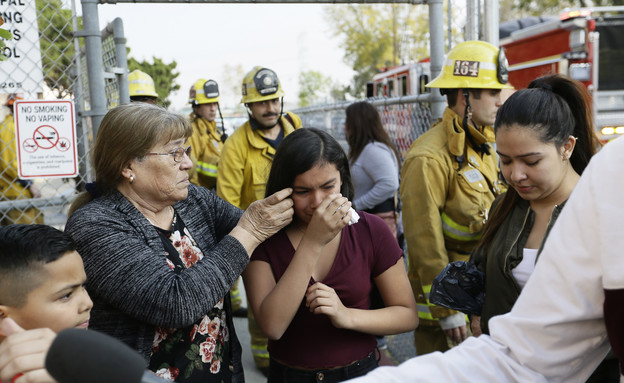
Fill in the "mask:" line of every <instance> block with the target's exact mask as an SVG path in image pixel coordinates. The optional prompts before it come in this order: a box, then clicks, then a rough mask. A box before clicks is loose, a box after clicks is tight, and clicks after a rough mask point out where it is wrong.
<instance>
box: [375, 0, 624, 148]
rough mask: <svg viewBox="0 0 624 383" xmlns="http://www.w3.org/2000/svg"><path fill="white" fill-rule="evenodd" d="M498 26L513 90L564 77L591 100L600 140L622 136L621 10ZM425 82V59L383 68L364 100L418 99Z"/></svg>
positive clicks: (623, 16) (591, 11) (606, 9)
mask: <svg viewBox="0 0 624 383" xmlns="http://www.w3.org/2000/svg"><path fill="white" fill-rule="evenodd" d="M500 26H501V39H500V45H501V46H502V47H504V48H505V53H506V54H507V59H508V61H509V82H510V83H511V84H512V85H513V86H514V87H515V88H516V89H522V88H526V87H527V86H528V85H529V83H530V82H531V81H532V80H533V79H535V78H537V77H539V76H543V75H545V74H549V73H562V74H566V75H568V76H570V77H572V78H574V79H577V80H579V81H581V82H582V83H583V84H585V85H586V86H587V88H588V90H589V91H590V93H591V94H592V97H593V102H594V113H595V121H596V130H597V132H596V133H597V134H598V136H599V137H600V138H601V140H603V141H604V142H606V141H609V140H611V139H613V138H615V137H617V136H621V135H624V6H617V7H595V8H591V9H590V8H588V9H580V10H573V11H569V10H568V11H564V12H562V13H561V14H560V15H559V16H558V17H557V16H555V17H533V18H528V19H522V20H513V21H510V22H505V23H501V25H500ZM429 79H430V69H429V59H424V60H421V61H419V62H416V63H411V64H405V65H401V66H398V67H395V68H389V69H386V70H384V71H382V72H381V73H379V74H377V75H375V77H373V80H372V81H371V82H370V83H369V84H368V88H367V96H368V97H401V96H406V95H419V94H423V93H426V92H428V91H429V90H428V89H427V88H425V84H427V82H429Z"/></svg>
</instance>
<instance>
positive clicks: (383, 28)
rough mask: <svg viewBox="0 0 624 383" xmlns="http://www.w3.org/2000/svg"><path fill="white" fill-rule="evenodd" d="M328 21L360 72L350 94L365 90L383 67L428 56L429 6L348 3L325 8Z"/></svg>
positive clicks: (346, 58)
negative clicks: (367, 83)
mask: <svg viewBox="0 0 624 383" xmlns="http://www.w3.org/2000/svg"><path fill="white" fill-rule="evenodd" d="M325 13H326V15H327V18H328V20H329V25H330V27H331V28H332V29H333V32H334V34H335V35H336V36H338V37H340V38H342V43H341V47H342V48H344V50H345V56H344V59H345V62H347V63H348V64H350V65H351V66H352V68H353V70H354V71H356V72H357V74H356V75H355V76H354V78H353V86H352V87H351V89H352V90H351V94H352V95H353V96H354V97H360V96H362V95H363V94H364V89H365V86H366V82H368V81H370V80H371V79H372V78H373V76H374V75H375V74H377V73H378V72H379V71H380V69H381V68H384V67H389V66H396V65H401V64H403V63H406V62H412V61H416V60H418V59H421V58H423V57H427V55H428V53H427V48H428V33H429V22H428V17H427V14H428V13H427V7H424V6H419V5H405V4H384V5H379V4H374V5H372V4H349V5H332V6H328V7H326V8H325Z"/></svg>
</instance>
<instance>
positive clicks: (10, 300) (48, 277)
mask: <svg viewBox="0 0 624 383" xmlns="http://www.w3.org/2000/svg"><path fill="white" fill-rule="evenodd" d="M86 279H87V277H86V274H85V271H84V267H83V264H82V259H81V258H80V255H79V254H78V252H76V247H75V245H74V243H73V241H72V240H71V238H70V237H69V236H67V235H66V234H64V233H63V232H61V231H59V230H57V229H54V228H52V227H50V226H46V225H9V226H2V227H0V383H1V382H4V383H7V382H15V383H19V382H20V381H29V382H37V383H47V382H55V380H54V379H53V378H52V377H51V376H50V375H49V374H48V373H47V372H46V370H45V367H44V361H45V356H46V353H47V350H48V348H49V346H50V344H51V343H52V340H53V339H54V337H55V334H56V333H58V332H59V331H61V330H64V329H66V328H71V327H77V328H84V329H86V328H87V327H88V325H89V316H90V311H91V308H92V306H93V302H91V299H90V298H89V295H88V294H87V292H86V290H85V289H84V284H85V282H86Z"/></svg>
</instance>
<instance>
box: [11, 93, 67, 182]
mask: <svg viewBox="0 0 624 383" xmlns="http://www.w3.org/2000/svg"><path fill="white" fill-rule="evenodd" d="M74 121H75V118H74V103H73V101H68V100H55V101H43V100H41V101H16V102H15V130H16V132H15V137H16V140H17V143H16V145H17V147H16V149H17V150H16V152H17V161H18V164H17V167H18V169H17V170H18V175H19V178H21V179H28V178H36V177H48V178H65V177H75V176H76V175H77V174H78V155H77V151H76V125H75V123H74Z"/></svg>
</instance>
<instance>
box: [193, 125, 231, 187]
mask: <svg viewBox="0 0 624 383" xmlns="http://www.w3.org/2000/svg"><path fill="white" fill-rule="evenodd" d="M190 119H191V125H192V126H193V135H192V136H191V137H190V138H189V144H190V145H191V148H192V150H191V158H192V159H193V164H194V165H195V169H194V171H193V172H191V182H192V183H194V184H195V185H200V186H204V187H207V188H209V189H212V188H214V187H215V186H216V184H217V163H218V162H219V157H220V156H221V150H222V149H223V142H222V140H221V136H222V133H221V132H219V131H218V130H217V123H216V121H208V120H206V119H205V118H203V117H200V116H198V115H196V114H195V113H191V116H190Z"/></svg>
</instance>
